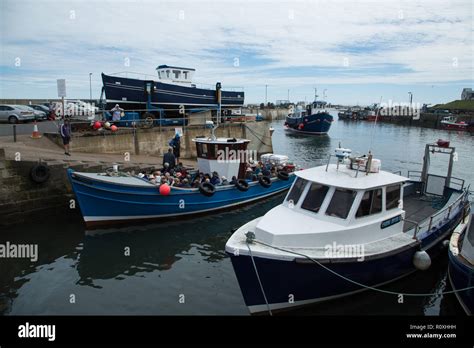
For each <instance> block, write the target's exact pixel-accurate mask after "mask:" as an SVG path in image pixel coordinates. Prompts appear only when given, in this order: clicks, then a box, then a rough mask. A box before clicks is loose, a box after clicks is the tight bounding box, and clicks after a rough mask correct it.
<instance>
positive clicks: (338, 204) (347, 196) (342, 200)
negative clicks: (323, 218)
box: [326, 188, 357, 219]
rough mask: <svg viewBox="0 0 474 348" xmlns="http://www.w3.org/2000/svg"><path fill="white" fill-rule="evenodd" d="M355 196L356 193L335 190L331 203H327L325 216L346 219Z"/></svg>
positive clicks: (340, 189) (341, 189) (339, 189)
mask: <svg viewBox="0 0 474 348" xmlns="http://www.w3.org/2000/svg"><path fill="white" fill-rule="evenodd" d="M356 195H357V192H356V191H353V190H347V189H343V188H337V189H336V190H335V191H334V194H333V196H332V199H331V203H329V206H328V208H327V209H326V215H329V216H335V217H338V218H341V219H346V218H347V215H349V212H350V210H351V207H352V203H354V199H355V197H356Z"/></svg>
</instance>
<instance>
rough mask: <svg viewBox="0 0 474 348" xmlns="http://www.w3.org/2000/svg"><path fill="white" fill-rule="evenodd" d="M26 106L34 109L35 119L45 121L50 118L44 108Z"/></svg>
mask: <svg viewBox="0 0 474 348" xmlns="http://www.w3.org/2000/svg"><path fill="white" fill-rule="evenodd" d="M21 106H23V105H21ZM24 106H25V107H27V108H28V109H30V110H31V111H33V113H34V115H35V121H44V120H47V119H48V115H47V114H46V112H44V111H42V110H36V109H35V108H33V107H31V105H24Z"/></svg>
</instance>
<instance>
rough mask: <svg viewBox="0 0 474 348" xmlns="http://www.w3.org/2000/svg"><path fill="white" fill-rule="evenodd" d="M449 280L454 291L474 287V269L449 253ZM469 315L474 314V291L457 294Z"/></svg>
mask: <svg viewBox="0 0 474 348" xmlns="http://www.w3.org/2000/svg"><path fill="white" fill-rule="evenodd" d="M449 280H450V282H451V286H452V288H453V290H458V289H463V288H467V287H472V286H474V269H473V268H472V266H470V265H468V264H467V263H466V262H465V261H463V260H461V259H460V258H459V257H458V256H454V255H453V254H452V253H451V252H450V253H449ZM456 297H457V298H458V300H459V302H460V303H461V306H462V307H463V308H464V310H465V311H466V313H467V314H469V315H472V313H474V289H469V290H465V291H460V292H457V293H456Z"/></svg>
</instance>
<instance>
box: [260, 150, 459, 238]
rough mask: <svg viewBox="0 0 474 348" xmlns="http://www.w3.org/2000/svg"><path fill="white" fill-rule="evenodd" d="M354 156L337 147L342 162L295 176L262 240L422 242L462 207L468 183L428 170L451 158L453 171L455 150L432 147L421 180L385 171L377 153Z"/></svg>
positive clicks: (263, 227) (264, 223) (263, 222)
mask: <svg viewBox="0 0 474 348" xmlns="http://www.w3.org/2000/svg"><path fill="white" fill-rule="evenodd" d="M338 150H339V151H338ZM350 153H351V151H350V150H349V149H342V148H341V149H337V150H336V155H335V156H332V157H336V158H337V163H336V164H330V163H329V160H330V158H331V157H330V158H329V160H328V163H327V165H325V166H319V167H315V168H311V169H306V170H302V171H298V172H295V175H296V176H297V179H296V181H295V182H294V184H293V186H292V188H291V189H290V191H289V193H288V194H287V196H286V198H285V200H284V202H283V204H281V205H279V206H277V207H275V208H274V209H272V210H271V211H270V212H268V213H267V214H266V215H265V218H264V219H262V220H261V221H260V222H259V223H258V226H257V231H256V232H257V236H258V238H259V239H260V240H262V241H263V242H266V243H269V244H271V245H274V246H285V247H301V246H303V245H319V246H324V245H327V244H332V243H333V242H334V241H336V240H337V242H338V243H341V244H361V243H363V244H365V243H375V242H377V241H379V240H383V239H386V238H390V239H392V241H393V238H395V239H396V238H399V239H400V238H403V239H405V240H406V239H408V240H416V238H417V236H419V235H423V233H428V232H429V231H430V230H431V228H432V227H434V226H435V225H436V224H438V223H440V221H443V219H446V218H447V217H449V215H450V214H454V213H453V212H454V209H455V208H454V207H457V206H459V204H461V203H460V202H461V199H462V197H463V193H462V192H463V191H462V189H463V186H464V183H463V181H462V180H460V179H456V178H454V177H451V170H450V169H449V168H448V175H447V176H446V177H444V176H440V175H434V174H430V173H429V169H428V167H429V163H430V159H429V157H430V155H434V154H448V155H449V156H450V165H449V167H451V166H452V161H453V158H452V156H453V153H454V148H440V147H439V146H437V145H435V144H428V145H427V147H426V150H425V160H424V166H423V171H422V172H417V171H412V174H413V173H415V172H416V174H417V175H418V179H416V178H414V177H413V178H412V177H411V175H410V172H409V176H410V178H408V177H404V176H401V175H398V174H395V173H390V172H386V171H382V170H380V168H381V162H380V161H379V160H377V159H373V158H372V156H371V155H369V156H363V157H350ZM458 180H459V181H458ZM456 209H458V208H456ZM282 217H284V218H282ZM276 221H278V223H276ZM295 231H297V232H295Z"/></svg>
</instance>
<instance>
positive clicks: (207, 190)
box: [199, 182, 216, 197]
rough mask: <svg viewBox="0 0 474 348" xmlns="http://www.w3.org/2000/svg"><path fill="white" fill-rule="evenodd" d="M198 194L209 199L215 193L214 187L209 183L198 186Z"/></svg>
mask: <svg viewBox="0 0 474 348" xmlns="http://www.w3.org/2000/svg"><path fill="white" fill-rule="evenodd" d="M199 192H201V193H202V194H203V195H204V196H207V197H211V196H212V195H213V194H214V193H215V192H216V187H215V186H214V185H213V184H211V183H210V182H203V183H202V184H201V185H199Z"/></svg>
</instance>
